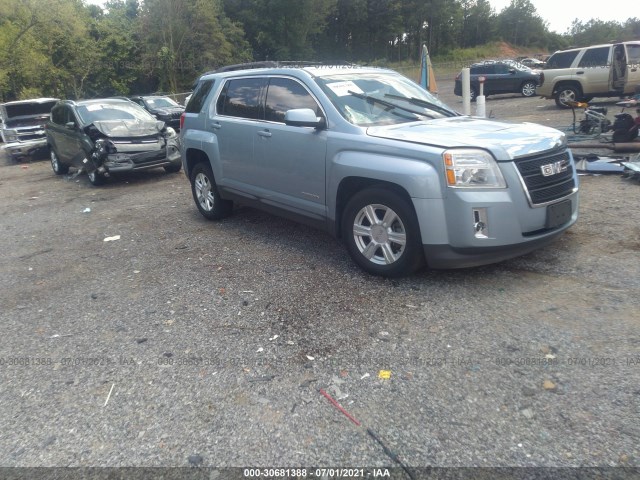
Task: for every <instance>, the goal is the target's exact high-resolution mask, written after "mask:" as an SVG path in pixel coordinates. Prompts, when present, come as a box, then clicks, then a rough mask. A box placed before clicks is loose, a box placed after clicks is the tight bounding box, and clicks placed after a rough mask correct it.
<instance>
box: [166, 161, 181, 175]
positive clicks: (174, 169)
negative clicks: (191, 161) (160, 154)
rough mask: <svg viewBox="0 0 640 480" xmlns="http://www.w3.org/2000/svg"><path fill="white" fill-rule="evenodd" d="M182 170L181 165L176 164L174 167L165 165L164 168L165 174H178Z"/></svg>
mask: <svg viewBox="0 0 640 480" xmlns="http://www.w3.org/2000/svg"><path fill="white" fill-rule="evenodd" d="M181 169H182V163H178V164H175V165H167V166H166V167H164V171H165V172H167V173H178V172H179V171H180V170H181Z"/></svg>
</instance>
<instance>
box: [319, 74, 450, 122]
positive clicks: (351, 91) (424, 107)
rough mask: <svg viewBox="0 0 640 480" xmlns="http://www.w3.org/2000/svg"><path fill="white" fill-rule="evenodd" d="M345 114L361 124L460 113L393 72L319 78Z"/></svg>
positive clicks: (333, 100)
mask: <svg viewBox="0 0 640 480" xmlns="http://www.w3.org/2000/svg"><path fill="white" fill-rule="evenodd" d="M316 82H317V83H318V85H320V87H321V88H322V89H323V90H324V92H325V93H326V94H327V96H328V97H329V98H330V99H331V102H332V103H333V104H334V105H335V107H336V108H337V109H338V111H339V112H340V113H341V114H342V116H343V117H344V118H345V119H346V120H347V121H349V122H350V123H353V124H354V125H358V126H361V127H365V126H371V125H393V124H397V123H406V122H413V121H416V120H421V119H424V118H425V117H427V118H442V117H451V116H455V115H457V113H456V112H454V111H453V110H451V109H450V108H449V107H447V106H446V105H445V104H444V103H442V102H441V101H440V100H438V99H437V98H436V97H434V96H433V95H431V94H430V93H429V92H427V91H426V90H424V89H423V88H421V87H420V86H419V85H418V84H416V83H415V82H412V81H411V80H409V79H408V78H405V77H403V76H402V75H398V74H391V73H378V72H371V73H361V72H359V73H353V74H350V73H336V74H334V75H325V76H322V77H319V78H316Z"/></svg>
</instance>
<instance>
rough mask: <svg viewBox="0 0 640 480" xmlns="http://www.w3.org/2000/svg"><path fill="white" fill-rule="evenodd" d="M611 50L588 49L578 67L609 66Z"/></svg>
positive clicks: (601, 48)
mask: <svg viewBox="0 0 640 480" xmlns="http://www.w3.org/2000/svg"><path fill="white" fill-rule="evenodd" d="M609 50H611V48H610V47H598V48H588V49H587V51H586V52H584V55H583V56H582V58H581V59H580V63H579V64H578V67H580V68H589V67H604V66H606V65H608V64H609Z"/></svg>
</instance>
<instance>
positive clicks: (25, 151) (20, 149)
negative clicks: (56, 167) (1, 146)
mask: <svg viewBox="0 0 640 480" xmlns="http://www.w3.org/2000/svg"><path fill="white" fill-rule="evenodd" d="M46 148H47V139H46V138H39V139H37V140H28V141H24V142H13V143H7V145H6V146H5V150H6V152H7V153H8V154H9V155H10V156H11V158H12V159H13V160H15V161H18V160H21V159H23V158H26V157H31V156H33V155H35V154H37V153H41V152H43V151H44V150H46Z"/></svg>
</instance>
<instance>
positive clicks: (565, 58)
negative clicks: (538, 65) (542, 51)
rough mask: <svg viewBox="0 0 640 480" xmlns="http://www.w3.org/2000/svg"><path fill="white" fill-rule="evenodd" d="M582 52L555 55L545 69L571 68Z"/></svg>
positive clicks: (575, 51) (572, 51) (548, 61)
mask: <svg viewBox="0 0 640 480" xmlns="http://www.w3.org/2000/svg"><path fill="white" fill-rule="evenodd" d="M578 52H580V50H571V51H569V52H558V53H554V54H553V55H551V56H550V57H549V60H547V66H546V67H545V68H569V67H570V66H571V64H572V63H573V61H574V60H575V58H576V57H577V56H578Z"/></svg>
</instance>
